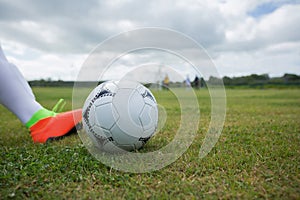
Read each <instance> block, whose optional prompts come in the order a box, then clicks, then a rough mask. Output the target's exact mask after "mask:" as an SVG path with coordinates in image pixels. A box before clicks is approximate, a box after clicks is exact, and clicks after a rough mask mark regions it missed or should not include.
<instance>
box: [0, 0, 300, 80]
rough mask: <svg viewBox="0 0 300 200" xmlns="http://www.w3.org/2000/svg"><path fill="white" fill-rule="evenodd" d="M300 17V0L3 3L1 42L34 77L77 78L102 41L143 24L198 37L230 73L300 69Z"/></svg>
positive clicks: (24, 0) (277, 72) (0, 4)
mask: <svg viewBox="0 0 300 200" xmlns="http://www.w3.org/2000/svg"><path fill="white" fill-rule="evenodd" d="M299 22H300V0H273V1H271V0H243V1H239V0H164V1H163V0H152V1H149V0H107V1H105V0H100V1H96V0H90V1H79V0H78V1H73V0H64V1H60V0H52V1H39V0H22V1H16V0H0V27H1V29H0V43H1V46H2V48H3V50H4V52H5V54H6V55H7V57H8V59H9V60H10V61H11V62H12V63H14V64H16V65H17V66H18V67H19V68H20V70H21V72H22V73H23V74H24V76H25V78H26V79H27V80H33V79H41V78H44V79H47V78H51V79H54V80H56V79H62V80H75V79H76V77H77V74H78V72H79V70H80V68H81V66H82V64H83V62H84V60H85V59H86V58H87V56H88V54H89V53H90V52H91V51H92V50H93V49H94V48H95V47H96V45H98V44H99V43H101V42H103V41H104V40H105V39H107V38H109V37H111V36H113V35H116V34H119V33H121V32H124V31H130V30H133V29H137V28H143V27H161V28H167V29H173V30H175V31H178V32H181V33H183V34H185V35H187V36H189V37H191V38H193V39H194V40H195V41H197V42H198V43H199V44H201V45H202V46H203V47H204V48H205V49H206V50H207V52H208V54H209V55H210V57H211V58H212V59H213V62H214V63H215V65H216V66H217V69H218V70H219V72H220V74H221V75H222V76H225V75H226V76H240V75H248V74H253V73H257V74H263V73H268V74H270V75H271V76H281V75H283V74H284V73H295V74H300V23H299ZM116 73H118V72H116Z"/></svg>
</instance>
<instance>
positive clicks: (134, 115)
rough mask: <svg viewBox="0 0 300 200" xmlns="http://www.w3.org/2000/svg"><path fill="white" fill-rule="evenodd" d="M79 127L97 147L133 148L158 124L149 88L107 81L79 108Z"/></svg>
mask: <svg viewBox="0 0 300 200" xmlns="http://www.w3.org/2000/svg"><path fill="white" fill-rule="evenodd" d="M82 117H83V120H82V123H83V128H84V130H85V132H86V134H87V135H88V137H89V138H90V139H91V141H92V142H93V145H95V146H96V147H97V148H99V149H100V150H103V151H106V152H116V151H117V152H118V151H119V150H120V149H122V150H126V151H132V150H137V149H140V148H141V147H143V145H144V144H145V143H146V142H147V141H148V140H149V139H150V138H151V136H152V135H153V134H154V133H155V131H156V129H157V124H158V108H157V102H156V100H155V97H154V96H153V94H152V93H151V91H150V90H149V89H147V88H146V87H144V86H143V85H141V84H140V83H137V82H131V81H108V82H104V83H102V84H100V85H98V86H97V87H96V88H95V89H94V90H93V91H92V92H91V93H90V95H89V96H88V98H87V99H86V101H85V103H84V107H83V111H82Z"/></svg>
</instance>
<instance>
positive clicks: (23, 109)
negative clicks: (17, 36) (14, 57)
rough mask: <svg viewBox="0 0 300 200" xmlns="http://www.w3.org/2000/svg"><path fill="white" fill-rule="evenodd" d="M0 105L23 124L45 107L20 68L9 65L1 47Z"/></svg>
mask: <svg viewBox="0 0 300 200" xmlns="http://www.w3.org/2000/svg"><path fill="white" fill-rule="evenodd" d="M0 103H1V104H3V105H4V106H5V107H7V108H8V109H9V110H10V111H11V112H12V113H14V114H15V115H16V116H17V117H18V118H19V119H20V120H21V122H22V123H23V124H25V123H26V122H28V121H29V120H30V119H31V117H32V116H33V114H34V113H35V112H37V111H38V110H40V109H42V108H43V107H42V106H41V105H40V104H39V103H38V102H37V101H36V100H35V97H34V94H33V93H32V90H31V88H30V86H29V84H28V83H27V81H26V80H25V78H24V77H23V76H22V74H21V72H20V71H19V70H18V68H17V67H16V66H15V65H14V64H12V63H9V62H8V61H7V59H6V57H5V55H4V53H3V51H2V48H1V45H0Z"/></svg>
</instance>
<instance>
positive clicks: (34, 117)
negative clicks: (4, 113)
mask: <svg viewBox="0 0 300 200" xmlns="http://www.w3.org/2000/svg"><path fill="white" fill-rule="evenodd" d="M0 103H1V104H3V105H4V106H5V107H7V108H8V109H9V110H10V111H11V112H13V113H14V114H15V115H16V116H17V117H18V118H19V119H20V121H21V122H22V123H23V124H25V125H26V126H27V127H28V128H29V129H30V131H31V136H32V138H33V140H34V142H40V143H44V142H46V141H47V140H48V139H50V138H56V137H60V136H63V135H65V134H67V133H68V132H69V131H70V130H71V129H72V128H73V127H74V126H75V125H76V124H77V123H78V122H79V121H80V120H81V110H75V111H70V112H65V113H61V114H57V113H55V112H53V111H49V110H47V109H45V108H43V107H42V106H41V105H40V104H39V103H38V102H37V101H36V100H35V97H34V95H33V93H32V90H31V88H30V86H29V85H28V83H27V81H26V80H25V79H24V77H23V76H22V74H21V73H20V71H19V70H18V69H17V67H16V66H15V65H13V64H11V63H9V62H8V61H7V59H6V57H5V55H4V53H3V51H2V49H1V46H0Z"/></svg>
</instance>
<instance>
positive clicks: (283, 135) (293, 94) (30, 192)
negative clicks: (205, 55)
mask: <svg viewBox="0 0 300 200" xmlns="http://www.w3.org/2000/svg"><path fill="white" fill-rule="evenodd" d="M34 92H35V94H36V96H37V99H38V101H39V102H41V103H42V105H44V106H45V107H48V108H51V107H52V106H53V105H54V104H55V103H56V101H57V100H58V99H59V98H61V97H62V98H65V99H66V100H67V101H68V102H69V103H68V104H67V105H66V108H65V109H66V110H68V109H71V93H72V90H71V89H70V88H69V89H68V88H34ZM226 92H227V116H226V122H225V126H224V129H223V132H222V134H221V136H220V139H219V141H218V143H217V144H216V146H215V147H214V148H213V150H212V151H211V152H210V153H209V154H208V156H206V157H205V158H204V159H199V157H198V154H199V149H200V147H201V144H202V142H203V138H204V135H205V133H206V130H207V128H208V124H209V120H210V98H209V95H208V92H207V91H206V90H201V91H197V95H198V98H199V105H200V108H201V123H200V126H199V130H198V135H197V137H196V139H195V141H194V142H193V144H192V145H191V147H190V148H189V149H188V151H187V152H186V153H185V154H183V156H182V157H181V158H179V159H178V160H177V161H176V162H174V163H173V164H171V165H169V166H167V167H165V168H163V169H162V170H159V171H155V172H152V173H144V174H133V173H124V172H120V171H116V170H114V169H111V168H109V167H107V166H105V165H103V164H102V163H100V162H99V161H97V160H96V159H95V158H94V157H93V156H92V155H90V154H89V153H88V151H87V150H86V148H85V147H84V146H83V145H82V142H81V140H80V139H79V137H78V135H76V134H75V135H72V136H70V137H67V138H65V139H63V140H60V141H55V142H53V143H51V144H47V145H39V144H33V143H32V141H31V138H30V136H29V133H28V131H27V130H26V128H25V127H24V126H23V125H22V124H21V123H20V122H19V121H18V119H17V118H16V117H15V116H14V115H13V114H11V113H10V112H9V111H7V110H6V109H5V108H4V107H2V106H0V119H1V121H0V138H1V139H0V148H1V158H0V199H6V198H17V199H23V198H28V197H29V198H36V199H40V198H45V199H57V198H58V199H73V198H77V199H78V198H85V199H89V198H90V199H95V198H97V199H123V198H125V199H199V198H209V199H217V198H220V199H232V198H242V199H253V198H265V199H300V148H299V147H300V90H299V89H292V90H289V89H282V90H275V89H270V90H251V89H245V90H238V89H236V90H234V89H232V90H227V91H226ZM155 96H156V98H157V99H158V101H159V102H161V103H162V104H164V105H165V106H166V110H167V112H168V114H169V115H168V120H167V124H166V126H165V127H164V128H163V130H162V131H161V132H160V133H159V134H157V135H156V136H155V137H154V138H152V139H151V140H150V141H149V143H148V144H147V145H146V146H145V149H144V150H152V149H157V148H159V147H162V146H164V145H166V144H167V143H168V142H169V141H171V140H172V137H173V136H174V133H175V131H176V127H177V124H178V121H179V119H180V117H179V115H180V112H178V108H177V106H176V105H177V103H176V101H175V100H174V99H173V98H171V96H170V94H169V93H168V92H167V91H163V92H156V93H155Z"/></svg>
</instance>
